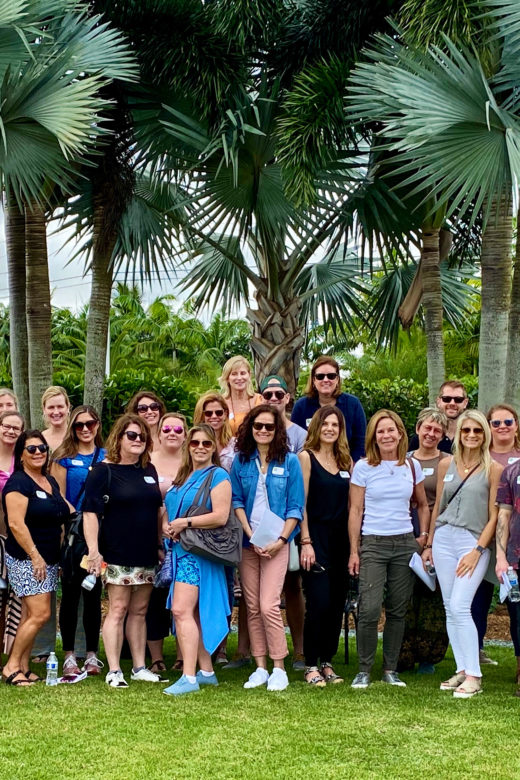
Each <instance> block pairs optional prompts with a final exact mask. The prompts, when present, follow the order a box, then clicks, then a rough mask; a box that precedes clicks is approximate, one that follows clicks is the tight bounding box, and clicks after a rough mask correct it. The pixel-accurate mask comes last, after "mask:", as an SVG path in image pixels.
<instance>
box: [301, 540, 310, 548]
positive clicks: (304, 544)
mask: <svg viewBox="0 0 520 780" xmlns="http://www.w3.org/2000/svg"><path fill="white" fill-rule="evenodd" d="M308 544H310V545H312V539H306V540H305V542H300V545H301V546H302V547H307V545H308Z"/></svg>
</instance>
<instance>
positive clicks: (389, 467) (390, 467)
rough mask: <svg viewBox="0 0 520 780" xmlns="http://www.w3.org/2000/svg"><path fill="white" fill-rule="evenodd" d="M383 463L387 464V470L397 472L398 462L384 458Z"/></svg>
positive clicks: (391, 472) (392, 472)
mask: <svg viewBox="0 0 520 780" xmlns="http://www.w3.org/2000/svg"><path fill="white" fill-rule="evenodd" d="M381 463H382V464H384V465H385V467H386V470H387V471H389V472H390V474H395V467H396V465H397V464H396V463H392V461H389V460H382V461H381Z"/></svg>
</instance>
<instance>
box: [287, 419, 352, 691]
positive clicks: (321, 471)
mask: <svg viewBox="0 0 520 780" xmlns="http://www.w3.org/2000/svg"><path fill="white" fill-rule="evenodd" d="M299 460H300V465H301V467H302V472H303V483H304V486H305V498H306V503H305V512H304V516H303V521H302V527H301V542H300V544H301V553H300V562H301V566H302V570H303V574H302V577H303V590H304V593H305V603H306V610H305V622H304V627H303V649H304V654H305V663H306V667H305V671H304V679H305V681H306V682H307V683H308V684H309V685H315V686H318V687H323V686H325V684H326V683H328V682H330V683H340V682H343V679H342V678H341V677H340V676H339V675H337V674H336V672H335V671H334V668H333V666H332V659H333V658H334V656H335V655H336V653H337V651H338V643H339V635H340V633H341V624H342V621H343V613H344V610H345V600H346V596H347V584H348V583H347V564H348V557H349V543H348V494H349V485H350V471H351V468H352V458H351V457H350V450H349V448H348V442H347V437H346V436H345V418H344V417H343V415H342V414H341V412H340V411H339V409H334V408H333V407H328V406H324V407H323V408H322V409H319V410H318V411H317V412H316V414H315V415H314V417H313V418H312V420H311V424H310V425H309V432H308V435H307V441H306V442H305V448H304V450H303V452H302V453H300V455H299ZM324 496H326V497H327V500H326V502H324V500H323V497H324ZM345 641H348V640H347V639H346V640H345ZM319 662H321V665H320V668H319V669H318V663H319Z"/></svg>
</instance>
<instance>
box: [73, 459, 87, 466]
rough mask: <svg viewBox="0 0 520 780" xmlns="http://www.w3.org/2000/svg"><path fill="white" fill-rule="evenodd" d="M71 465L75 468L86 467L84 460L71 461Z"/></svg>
mask: <svg viewBox="0 0 520 780" xmlns="http://www.w3.org/2000/svg"><path fill="white" fill-rule="evenodd" d="M71 464H72V465H73V466H84V465H85V464H84V463H83V461H82V460H71Z"/></svg>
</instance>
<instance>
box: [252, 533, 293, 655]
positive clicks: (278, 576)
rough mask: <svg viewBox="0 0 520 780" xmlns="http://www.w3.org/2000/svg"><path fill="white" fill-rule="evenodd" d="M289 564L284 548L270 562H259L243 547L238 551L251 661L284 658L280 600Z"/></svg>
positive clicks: (283, 632) (286, 653) (286, 550)
mask: <svg viewBox="0 0 520 780" xmlns="http://www.w3.org/2000/svg"><path fill="white" fill-rule="evenodd" d="M288 561H289V547H288V546H287V545H285V546H284V547H283V548H282V549H281V550H280V552H279V553H278V555H275V557H274V558H261V557H260V556H259V555H257V553H255V551H254V550H253V549H252V548H250V547H246V548H244V549H243V550H242V562H241V564H240V579H241V581H242V590H243V592H244V598H245V600H246V606H247V625H248V628H249V639H250V642H251V653H252V655H253V656H254V657H255V658H258V657H259V656H263V655H265V656H266V655H269V656H270V658H271V659H272V660H273V661H279V660H281V659H282V658H285V656H286V655H288V652H289V651H288V650H287V639H286V638H285V628H284V625H283V620H282V615H281V613H280V598H281V595H282V589H283V583H284V579H285V575H286V572H287V563H288Z"/></svg>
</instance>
